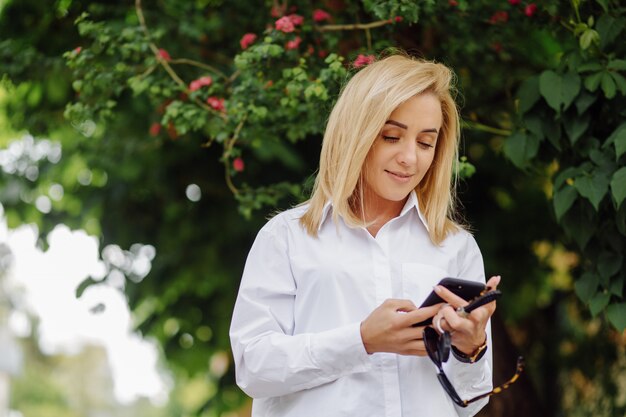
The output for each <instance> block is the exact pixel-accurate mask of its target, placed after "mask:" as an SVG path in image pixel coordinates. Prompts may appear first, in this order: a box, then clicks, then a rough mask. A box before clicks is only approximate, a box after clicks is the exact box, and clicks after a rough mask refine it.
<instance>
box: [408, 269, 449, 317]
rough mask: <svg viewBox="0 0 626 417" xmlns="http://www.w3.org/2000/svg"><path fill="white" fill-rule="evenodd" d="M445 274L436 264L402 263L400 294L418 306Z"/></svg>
mask: <svg viewBox="0 0 626 417" xmlns="http://www.w3.org/2000/svg"><path fill="white" fill-rule="evenodd" d="M447 276H448V274H447V272H446V271H445V270H443V269H441V268H438V267H436V266H432V265H427V264H421V263H404V264H402V295H403V297H404V298H406V299H408V300H411V301H413V303H415V305H416V306H417V307H419V306H420V304H422V302H423V301H424V300H425V299H426V297H427V296H428V294H430V292H431V291H432V290H433V287H434V286H435V285H437V283H438V282H439V281H440V280H441V279H442V278H445V277H447Z"/></svg>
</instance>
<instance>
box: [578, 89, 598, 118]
mask: <svg viewBox="0 0 626 417" xmlns="http://www.w3.org/2000/svg"><path fill="white" fill-rule="evenodd" d="M597 99H598V96H597V95H595V94H590V93H589V92H588V91H587V90H583V91H581V92H580V94H579V95H578V98H577V99H576V103H575V104H576V110H578V114H579V115H581V114H583V113H584V112H586V111H587V109H588V108H589V106H591V105H592V104H593V103H594V102H595V101H596V100H597Z"/></svg>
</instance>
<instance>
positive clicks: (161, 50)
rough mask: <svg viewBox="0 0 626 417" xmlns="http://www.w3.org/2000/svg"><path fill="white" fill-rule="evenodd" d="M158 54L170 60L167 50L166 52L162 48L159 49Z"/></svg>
mask: <svg viewBox="0 0 626 417" xmlns="http://www.w3.org/2000/svg"><path fill="white" fill-rule="evenodd" d="M159 56H160V57H161V58H163V59H164V60H166V61H168V62H169V61H171V60H172V57H170V54H169V52H167V51H166V50H165V49H163V48H161V49H159Z"/></svg>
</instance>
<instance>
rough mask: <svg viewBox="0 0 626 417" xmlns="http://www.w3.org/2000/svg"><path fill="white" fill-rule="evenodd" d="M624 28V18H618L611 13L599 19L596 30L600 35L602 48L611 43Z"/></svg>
mask: <svg viewBox="0 0 626 417" xmlns="http://www.w3.org/2000/svg"><path fill="white" fill-rule="evenodd" d="M623 29H624V19H616V18H614V17H612V16H611V15H609V14H603V15H602V16H600V19H598V23H597V24H596V30H597V31H598V34H599V35H600V49H604V48H605V47H606V46H607V45H609V44H611V42H613V41H614V40H615V39H616V38H617V37H618V36H619V34H620V33H621V32H622V30H623Z"/></svg>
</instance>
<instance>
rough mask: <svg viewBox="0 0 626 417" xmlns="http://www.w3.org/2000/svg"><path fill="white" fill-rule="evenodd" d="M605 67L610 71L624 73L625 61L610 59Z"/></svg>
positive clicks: (625, 68) (625, 69)
mask: <svg viewBox="0 0 626 417" xmlns="http://www.w3.org/2000/svg"><path fill="white" fill-rule="evenodd" d="M606 67H607V69H610V70H617V71H626V59H612V60H610V61H609V63H608V64H607V66H606Z"/></svg>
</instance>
